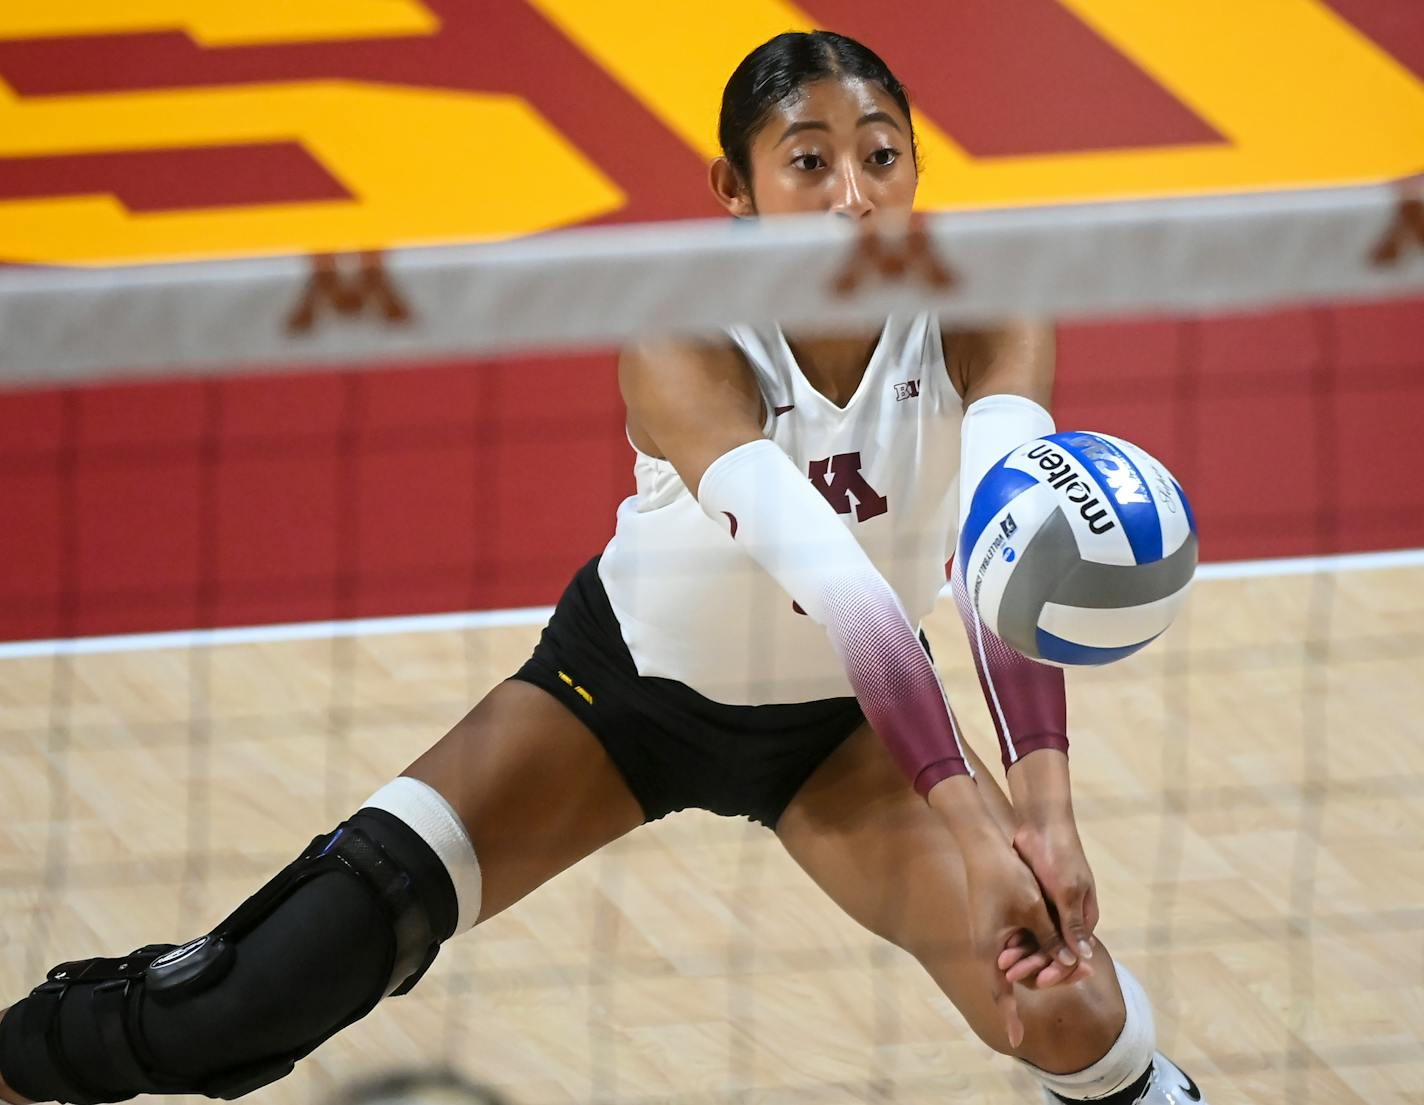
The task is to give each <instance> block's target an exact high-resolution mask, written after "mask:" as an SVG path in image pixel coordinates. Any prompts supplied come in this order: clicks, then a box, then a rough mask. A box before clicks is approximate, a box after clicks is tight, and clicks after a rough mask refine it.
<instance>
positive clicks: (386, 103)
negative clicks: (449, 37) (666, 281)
mask: <svg viewBox="0 0 1424 1105" xmlns="http://www.w3.org/2000/svg"><path fill="white" fill-rule="evenodd" d="M528 2H529V3H530V5H531V6H532V7H533V8H535V9H537V10H538V11H539V12H540V13H541V14H542V15H543V16H544V18H546V19H547V20H548V21H549V22H550V23H552V24H553V25H554V26H556V27H557V28H559V30H560V31H561V32H562V33H563V34H564V35H566V36H567V37H568V38H569V39H571V40H572V41H573V42H574V43H576V44H577V45H578V47H579V48H580V49H582V50H583V51H584V53H586V54H587V55H588V56H589V57H591V58H592V59H594V60H595V61H596V62H597V63H598V64H599V65H601V66H602V67H603V68H604V69H605V70H607V71H608V72H609V73H610V74H611V75H612V76H613V77H614V79H616V80H617V81H618V82H619V83H621V84H622V86H623V87H624V88H625V89H626V90H627V91H628V92H629V93H630V94H631V95H632V96H633V97H634V98H636V99H637V100H638V101H640V102H641V103H642V104H643V105H644V106H645V107H646V108H647V109H648V110H649V111H650V112H651V113H652V114H653V115H654V116H656V117H657V118H658V119H660V120H661V121H662V122H663V124H664V125H665V126H666V127H667V128H668V129H669V130H671V131H672V132H673V133H674V134H676V135H678V136H679V137H680V138H681V139H682V140H683V141H684V142H685V143H686V144H687V145H688V146H689V147H691V149H692V150H694V151H696V152H697V153H698V154H699V155H701V156H704V157H710V156H712V155H713V154H715V152H716V148H715V141H714V134H713V129H714V123H715V119H716V112H717V104H718V99H719V96H720V92H721V87H722V83H723V82H724V81H725V79H726V77H727V75H728V74H729V73H730V72H731V70H732V68H733V67H734V66H735V65H736V63H737V62H738V61H739V60H740V59H741V57H742V56H743V54H744V53H745V52H746V50H747V49H749V48H750V47H751V46H753V45H755V44H756V43H758V42H761V41H763V40H765V39H766V38H769V37H770V36H772V35H774V34H776V33H779V32H780V31H784V30H787V29H798V28H799V29H809V28H810V27H812V26H813V25H814V24H813V21H812V20H811V18H810V17H809V16H808V15H807V14H806V13H805V12H803V11H801V10H799V9H798V8H796V7H794V6H792V5H790V4H787V3H784V2H783V0H723V2H722V3H719V4H717V5H700V4H687V5H666V4H662V3H655V2H653V0H600V2H599V3H596V4H595V3H589V2H588V0H528ZM1059 2H1060V3H1062V4H1063V5H1064V6H1065V7H1067V8H1069V9H1070V10H1071V11H1072V12H1073V13H1074V14H1075V15H1076V16H1077V17H1078V18H1079V19H1081V20H1082V21H1083V22H1084V23H1086V24H1087V25H1088V26H1090V27H1091V28H1092V29H1093V30H1094V31H1096V32H1097V33H1098V34H1099V35H1101V36H1102V37H1103V38H1104V39H1106V40H1107V41H1108V42H1110V43H1112V44H1113V45H1114V46H1115V47H1116V48H1117V49H1118V50H1119V51H1121V52H1122V53H1123V54H1124V55H1126V56H1127V57H1129V58H1130V59H1132V61H1134V62H1135V63H1136V64H1137V65H1138V66H1140V67H1141V68H1142V69H1143V70H1144V71H1145V72H1146V73H1147V74H1149V75H1150V76H1151V77H1152V78H1153V79H1155V80H1156V81H1157V82H1158V83H1160V84H1161V85H1162V86H1163V87H1164V88H1166V89H1167V90H1168V91H1169V92H1171V93H1172V94H1173V95H1174V96H1175V97H1177V98H1178V99H1179V100H1180V101H1181V102H1182V103H1183V104H1185V105H1186V106H1187V107H1189V108H1190V109H1191V110H1192V111H1194V112H1195V113H1196V114H1197V115H1198V116H1200V117H1201V118H1202V119H1203V120H1205V121H1206V122H1208V123H1209V124H1210V125H1211V126H1212V127H1213V128H1215V130H1216V131H1217V132H1218V133H1220V134H1221V135H1223V136H1224V138H1225V139H1226V141H1225V142H1224V143H1222V144H1214V145H1206V146H1200V147H1175V148H1154V149H1142V150H1116V151H1096V152H1083V153H1063V154H1054V155H1051V156H1048V155H1031V156H1013V157H986V158H976V157H973V156H971V155H970V154H968V153H967V152H966V151H965V150H964V149H963V147H961V146H959V145H958V144H956V143H955V141H954V138H953V136H952V135H950V134H947V133H945V132H944V131H943V130H942V129H940V128H939V127H937V126H936V125H935V121H934V120H933V119H930V118H925V117H921V118H920V119H919V126H920V130H921V139H922V145H923V148H924V153H925V158H926V162H927V166H928V169H927V174H926V177H925V180H924V182H923V184H922V187H921V196H920V198H921V203H922V205H923V206H926V207H948V206H963V205H986V204H999V203H1015V202H1039V201H1045V200H1053V199H1093V198H1102V197H1106V196H1117V195H1124V194H1139V195H1142V194H1161V193H1176V192H1183V191H1218V190H1229V189H1248V188H1260V187H1272V186H1278V185H1282V184H1300V185H1306V184H1330V183H1338V182H1345V181H1358V180H1363V179H1381V178H1388V177H1394V176H1402V175H1407V174H1409V173H1412V172H1416V171H1419V170H1420V169H1421V168H1424V86H1421V83H1420V82H1419V81H1418V80H1417V79H1415V77H1414V76H1413V75H1411V74H1410V73H1409V72H1408V71H1407V70H1406V69H1404V68H1403V67H1402V66H1401V65H1400V64H1399V63H1397V62H1396V61H1395V60H1394V59H1393V58H1391V57H1390V56H1389V55H1388V54H1386V53H1385V52H1383V51H1382V50H1380V49H1379V48H1378V47H1376V46H1375V45H1374V44H1373V43H1371V42H1370V41H1369V40H1368V39H1367V38H1365V37H1364V36H1363V35H1362V34H1360V33H1359V32H1358V31H1357V30H1355V29H1354V28H1353V27H1352V26H1350V25H1349V24H1348V23H1347V22H1345V21H1344V20H1343V19H1341V18H1340V17H1339V16H1338V15H1336V14H1335V13H1334V12H1333V11H1332V10H1331V9H1329V8H1328V7H1326V6H1325V5H1324V4H1323V3H1321V2H1320V0H1253V2H1252V3H1248V4H1242V3H1239V2H1229V0H1153V2H1151V3H1143V2H1142V0H1059ZM907 17H908V16H907ZM439 30H440V27H439V23H438V21H437V20H436V19H435V18H434V17H433V15H432V14H431V12H430V11H429V10H428V9H426V8H425V7H424V6H423V5H422V4H420V3H419V2H418V0H260V2H259V0H253V2H251V3H247V4H232V3H230V0H130V2H129V3H126V4H124V5H114V4H112V3H109V2H108V0H51V2H50V3H47V4H15V5H6V7H5V9H3V10H0V39H27V38H39V37H43V36H84V35H94V34H115V33H132V32H148V31H182V32H185V33H186V34H187V35H188V36H189V37H190V38H191V39H192V40H193V41H194V42H197V43H200V44H202V45H204V46H210V47H223V46H238V45H259V44H268V45H271V44H279V43H299V42H321V41H341V40H353V39H355V40H362V39H373V38H398V37H411V36H414V37H420V36H430V35H434V34H437V33H438V32H439ZM491 33H497V32H495V31H492V32H491ZM542 79H543V75H541V74H538V73H533V74H530V77H529V80H530V81H531V82H537V81H541V80H542ZM617 122H618V121H617V120H616V119H610V120H609V121H608V125H610V126H617ZM292 141H295V142H298V143H300V144H301V146H302V147H303V148H304V149H305V150H306V151H307V152H308V153H309V154H310V155H311V156H312V157H314V158H315V159H316V160H317V161H319V162H320V163H321V165H322V166H323V167H324V168H325V170H326V171H327V172H328V173H329V174H330V175H331V176H332V177H334V178H335V179H336V180H337V181H339V182H340V184H341V185H342V186H344V188H345V189H346V191H347V192H348V193H349V194H350V195H349V198H341V199H324V200H312V201H302V202H291V203H263V204H252V205H248V206H241V207H225V208H215V209H206V210H192V209H188V210H173V211H153V212H134V211H130V210H128V209H126V208H125V207H124V206H123V205H122V204H121V203H120V202H119V201H118V199H117V198H116V197H114V196H112V195H105V194H89V195H80V196H63V197H51V196H45V197H36V198H11V199H7V200H0V254H3V259H5V260H13V261H33V262H40V263H84V262H93V261H104V260H115V259H124V260H151V259H156V258H163V257H178V256H193V255H214V254H223V255H230V254H242V253H271V252H292V251H332V250H345V249H361V248H379V247H382V246H386V245H390V244H392V243H397V242H399V243H409V242H418V241H440V240H449V239H468V238H479V237H490V236H506V235H518V234H526V233H531V232H535V231H539V230H544V229H548V228H551V227H556V226H562V225H567V224H570V223H576V222H581V221H585V220H587V219H590V218H595V217H598V216H600V215H604V214H606V213H608V212H611V211H615V210H617V209H618V208H619V207H621V206H622V205H623V203H624V193H623V191H622V190H621V189H620V188H619V187H618V184H617V183H616V182H615V181H614V180H613V179H611V178H610V175H609V173H608V172H606V171H605V169H604V168H600V167H599V166H597V165H595V164H594V163H593V162H592V161H591V160H590V159H589V158H588V157H587V156H586V155H585V154H584V153H583V152H581V151H580V150H579V149H578V148H577V147H576V145H575V144H574V142H573V141H572V140H571V139H570V137H569V136H568V135H565V134H562V133H560V132H559V131H558V130H557V129H556V128H555V127H554V126H553V125H552V124H551V123H550V122H549V121H548V120H547V119H546V118H545V117H544V116H543V115H541V114H540V113H539V112H538V111H537V110H535V108H534V107H533V106H532V105H531V104H530V103H529V102H528V101H527V100H526V99H524V98H523V97H521V96H518V95H510V94H496V93H478V92H469V91H460V90H450V89H445V88H437V87H423V86H414V85H400V84H392V83H383V82H376V81H346V80H342V81H336V80H322V79H311V80H307V79H284V80H280V81H272V82H269V83H245V84H230V85H216V86H212V85H210V86H205V87H192V88H165V89H145V90H135V91H111V92H101V93H83V94H62V95H42V96H29V97H24V96H20V95H17V94H16V93H15V92H14V90H13V89H10V88H9V87H7V86H6V85H4V84H3V83H0V159H2V158H7V157H8V158H30V159H32V158H42V157H51V156H57V155H58V156H64V155H76V154H93V153H105V152H133V151H145V150H166V149H184V148H194V147H203V146H214V145H224V146H234V145H237V146H240V145H243V144H252V143H271V142H292ZM510 151H514V152H513V153H510ZM506 158H511V159H512V160H513V162H514V163H513V164H509V163H507V162H506V160H505V159H506Z"/></svg>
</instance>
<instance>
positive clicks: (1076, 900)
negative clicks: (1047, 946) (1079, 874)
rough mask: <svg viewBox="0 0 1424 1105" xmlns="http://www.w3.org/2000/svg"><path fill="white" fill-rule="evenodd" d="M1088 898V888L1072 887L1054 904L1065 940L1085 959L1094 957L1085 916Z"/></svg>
mask: <svg viewBox="0 0 1424 1105" xmlns="http://www.w3.org/2000/svg"><path fill="white" fill-rule="evenodd" d="M1086 899H1087V892H1086V890H1084V889H1083V888H1082V887H1071V888H1069V890H1068V893H1067V894H1065V895H1064V896H1063V897H1062V898H1061V899H1060V900H1059V901H1057V902H1055V903H1054V904H1055V905H1056V906H1057V907H1058V922H1059V929H1060V930H1061V932H1062V936H1063V942H1064V943H1065V944H1067V946H1068V947H1069V948H1070V949H1072V950H1073V951H1075V952H1076V953H1077V954H1078V955H1080V956H1082V957H1083V958H1084V959H1092V958H1093V944H1092V941H1091V940H1089V939H1088V935H1089V929H1088V924H1087V920H1086V918H1085V917H1084V906H1085V904H1086Z"/></svg>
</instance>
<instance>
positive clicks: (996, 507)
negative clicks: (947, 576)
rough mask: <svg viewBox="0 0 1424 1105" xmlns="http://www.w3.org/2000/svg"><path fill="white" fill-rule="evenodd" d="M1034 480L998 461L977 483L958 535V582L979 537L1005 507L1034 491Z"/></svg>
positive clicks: (1036, 484)
mask: <svg viewBox="0 0 1424 1105" xmlns="http://www.w3.org/2000/svg"><path fill="white" fill-rule="evenodd" d="M1037 486H1038V480H1036V479H1034V477H1032V476H1030V475H1029V474H1028V473H1027V472H1020V471H1019V470H1018V469H1017V468H1005V467H1004V466H1003V461H1000V462H999V463H998V464H996V465H994V467H992V468H990V469H989V471H987V472H985V473H984V478H983V479H982V480H980V481H979V486H978V487H977V488H975V489H974V498H973V499H971V500H970V501H969V517H967V518H966V519H964V529H963V531H962V532H961V533H960V535H959V546H958V552H957V554H956V555H955V561H956V564H957V566H958V569H959V575H960V578H961V579H962V578H964V562H965V561H966V560H968V559H969V554H970V553H971V552H973V550H974V543H975V542H976V541H978V540H979V535H980V534H981V533H983V532H984V527H985V526H987V525H988V524H989V523H990V522H991V521H992V520H993V518H994V515H996V514H998V513H999V511H1000V510H1002V509H1003V508H1004V507H1005V506H1007V505H1008V503H1009V502H1010V501H1011V500H1013V499H1016V498H1018V496H1019V495H1021V494H1023V493H1024V492H1025V491H1027V490H1028V489H1029V488H1030V487H1037Z"/></svg>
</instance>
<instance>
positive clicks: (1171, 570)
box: [1034, 523, 1197, 610]
mask: <svg viewBox="0 0 1424 1105" xmlns="http://www.w3.org/2000/svg"><path fill="white" fill-rule="evenodd" d="M1065 525H1066V523H1065ZM1034 540H1035V541H1036V540H1037V538H1035V539H1034ZM1196 568H1197V535H1196V534H1195V533H1189V534H1187V539H1186V540H1185V541H1183V542H1182V547H1181V548H1179V549H1178V550H1177V551H1176V552H1174V553H1172V554H1171V555H1170V556H1166V557H1163V558H1162V559H1161V560H1158V561H1155V562H1154V563H1152V564H1139V565H1137V566H1136V567H1132V566H1129V565H1124V564H1098V563H1096V562H1094V561H1091V560H1084V561H1082V562H1081V563H1080V564H1079V565H1078V567H1077V569H1076V570H1074V571H1073V572H1072V574H1071V575H1069V577H1068V578H1067V579H1065V580H1064V581H1063V586H1062V587H1060V588H1059V589H1058V591H1057V592H1056V593H1055V594H1054V595H1053V601H1054V602H1056V603H1061V604H1062V605H1064V606H1083V607H1090V608H1093V609H1098V610H1117V609H1122V608H1123V607H1128V606H1143V605H1146V604H1147V603H1149V602H1156V601H1157V600H1158V599H1165V598H1166V597H1167V596H1168V595H1175V594H1176V593H1177V592H1178V591H1180V590H1181V589H1182V588H1183V587H1185V586H1186V585H1187V584H1188V583H1189V582H1191V578H1192V574H1193V573H1194V572H1195V571H1196Z"/></svg>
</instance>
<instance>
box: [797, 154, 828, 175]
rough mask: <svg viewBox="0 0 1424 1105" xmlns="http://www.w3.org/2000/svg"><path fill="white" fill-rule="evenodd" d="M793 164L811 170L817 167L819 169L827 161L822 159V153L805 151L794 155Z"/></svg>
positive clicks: (807, 170)
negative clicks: (796, 155)
mask: <svg viewBox="0 0 1424 1105" xmlns="http://www.w3.org/2000/svg"><path fill="white" fill-rule="evenodd" d="M791 164H793V165H795V166H796V167H797V168H798V169H804V170H805V171H806V172H811V171H813V170H815V169H819V168H820V167H821V166H822V165H824V164H825V162H823V161H822V160H821V155H820V154H818V153H803V154H801V156H799V157H793V158H792V159H791Z"/></svg>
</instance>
